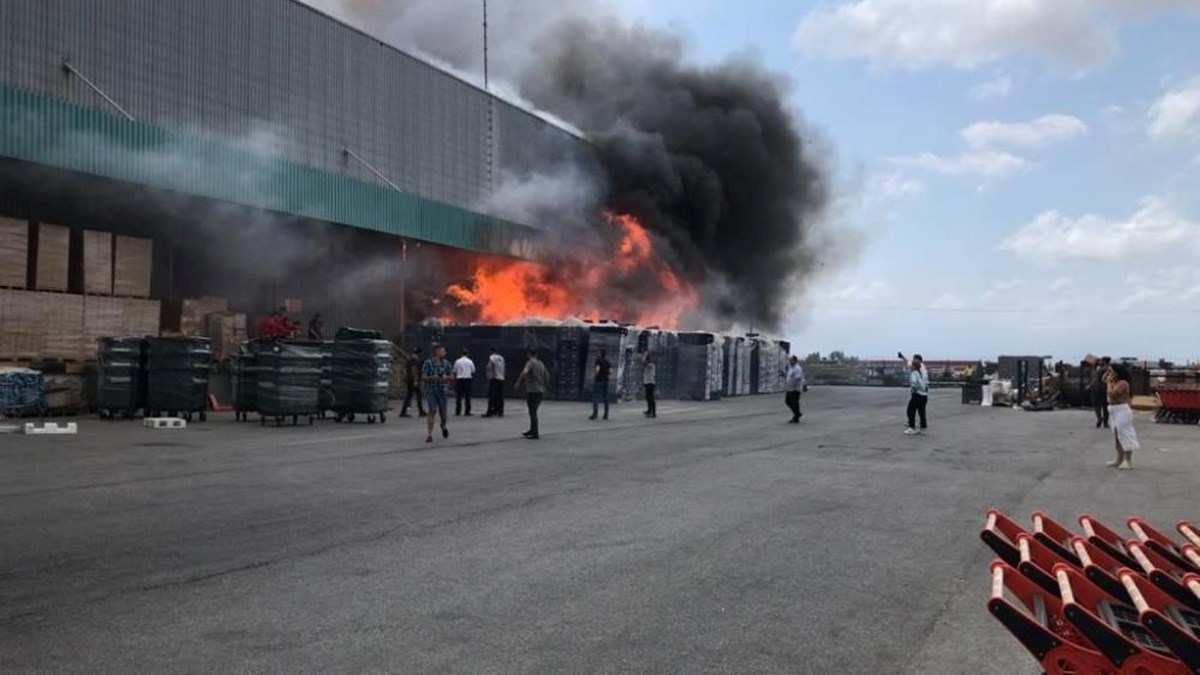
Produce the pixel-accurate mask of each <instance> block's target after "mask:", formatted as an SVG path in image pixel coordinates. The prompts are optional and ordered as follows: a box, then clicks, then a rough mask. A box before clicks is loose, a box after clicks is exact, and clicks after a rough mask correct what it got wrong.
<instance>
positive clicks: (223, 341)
mask: <svg viewBox="0 0 1200 675" xmlns="http://www.w3.org/2000/svg"><path fill="white" fill-rule="evenodd" d="M204 334H205V335H206V336H207V337H208V338H209V339H210V340H212V352H213V360H214V361H225V360H227V359H229V358H230V357H232V356H233V355H234V354H236V353H237V351H238V348H239V347H240V346H241V344H242V343H243V342H245V341H246V315H245V314H240V313H237V312H213V313H211V314H208V315H207V316H206V317H205V330H204Z"/></svg>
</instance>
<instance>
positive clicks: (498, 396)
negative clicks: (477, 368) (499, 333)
mask: <svg viewBox="0 0 1200 675" xmlns="http://www.w3.org/2000/svg"><path fill="white" fill-rule="evenodd" d="M484 370H485V371H486V374H487V381H488V409H487V414H485V415H484V417H504V357H503V356H501V355H500V353H499V352H497V351H496V348H495V347H492V349H491V354H489V355H488V362H487V365H486V366H485V367H484Z"/></svg>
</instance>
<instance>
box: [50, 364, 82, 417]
mask: <svg viewBox="0 0 1200 675" xmlns="http://www.w3.org/2000/svg"><path fill="white" fill-rule="evenodd" d="M42 381H43V382H44V383H45V387H46V409H47V410H54V411H60V412H76V411H79V410H82V409H83V408H84V400H83V375H75V374H67V373H54V374H50V373H43V374H42Z"/></svg>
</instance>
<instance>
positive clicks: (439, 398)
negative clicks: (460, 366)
mask: <svg viewBox="0 0 1200 675" xmlns="http://www.w3.org/2000/svg"><path fill="white" fill-rule="evenodd" d="M453 376H454V367H453V366H451V365H450V362H449V361H447V360H446V348H445V347H443V346H441V345H437V346H436V347H434V348H433V358H431V359H426V360H425V364H424V365H423V366H421V384H422V385H423V386H424V388H425V403H426V404H427V405H428V406H429V416H428V417H427V418H426V429H427V431H428V434H427V435H426V436H425V442H426V443H432V442H433V424H434V422H435V421H437V420H438V419H439V418H440V419H441V422H442V438H450V430H449V429H447V428H446V387H448V386H449V385H450V380H451V379H453Z"/></svg>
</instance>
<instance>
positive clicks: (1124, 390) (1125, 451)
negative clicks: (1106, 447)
mask: <svg viewBox="0 0 1200 675" xmlns="http://www.w3.org/2000/svg"><path fill="white" fill-rule="evenodd" d="M1132 381H1133V375H1132V374H1131V373H1130V372H1129V366H1127V365H1125V364H1123V363H1118V364H1116V365H1113V366H1110V367H1109V368H1108V373H1107V374H1106V375H1105V376H1104V384H1105V394H1106V395H1107V396H1108V409H1109V414H1110V415H1111V416H1112V426H1113V437H1114V438H1115V440H1116V448H1117V458H1116V459H1114V460H1113V461H1111V462H1109V463H1108V465H1109V466H1111V467H1115V468H1117V469H1120V470H1122V471H1127V470H1129V469H1132V468H1133V451H1134V450H1140V449H1141V447H1142V446H1141V445H1139V444H1138V437H1137V430H1135V429H1134V428H1133V408H1131V407H1130V405H1129V403H1130V401H1132V400H1133V392H1132V391H1131V390H1130V388H1129V385H1130V383H1131V382H1132Z"/></svg>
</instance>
